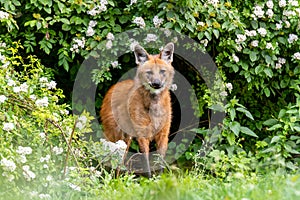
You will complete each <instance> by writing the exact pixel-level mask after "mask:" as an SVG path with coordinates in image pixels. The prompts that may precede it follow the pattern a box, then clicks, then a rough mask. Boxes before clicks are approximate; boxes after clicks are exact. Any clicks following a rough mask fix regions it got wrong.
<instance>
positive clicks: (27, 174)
mask: <svg viewBox="0 0 300 200" xmlns="http://www.w3.org/2000/svg"><path fill="white" fill-rule="evenodd" d="M22 169H23V175H24V177H25V179H26V180H27V181H31V180H32V179H34V178H35V173H33V172H32V171H31V170H30V167H29V166H28V165H24V166H23V167H22Z"/></svg>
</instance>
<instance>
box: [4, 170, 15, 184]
mask: <svg viewBox="0 0 300 200" xmlns="http://www.w3.org/2000/svg"><path fill="white" fill-rule="evenodd" d="M2 176H4V177H6V178H7V180H8V181H9V182H12V181H13V180H14V179H15V177H14V175H12V174H11V173H8V172H3V173H2Z"/></svg>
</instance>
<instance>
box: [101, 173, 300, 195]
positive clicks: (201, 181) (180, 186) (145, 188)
mask: <svg viewBox="0 0 300 200" xmlns="http://www.w3.org/2000/svg"><path fill="white" fill-rule="evenodd" d="M297 195H298V196H297ZM99 197H101V198H100V199H120V200H121V199H134V200H137V199H149V200H151V199H153V200H156V199H157V200H160V199H161V200H185V199H186V200H193V199H195V200H196V199H218V200H219V199H245V200H246V199H253V200H254V199H255V200H260V199H261V200H268V199H272V200H273V199H275V200H276V199H278V200H279V199H280V200H282V199H289V200H291V199H295V200H296V199H299V198H300V174H299V175H293V176H292V175H288V176H282V175H275V174H272V175H266V176H261V177H260V176H254V177H251V178H246V179H245V178H233V179H232V180H227V181H224V180H223V181H222V180H220V179H216V178H212V179H206V178H203V177H201V176H197V175H193V174H190V175H179V176H175V175H163V176H161V177H159V178H154V179H150V180H147V179H142V180H140V181H139V182H138V181H132V180H128V179H127V178H123V179H115V180H112V181H111V182H110V183H108V184H107V185H106V186H105V187H104V188H102V191H101V192H100V194H99Z"/></svg>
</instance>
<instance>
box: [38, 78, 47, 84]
mask: <svg viewBox="0 0 300 200" xmlns="http://www.w3.org/2000/svg"><path fill="white" fill-rule="evenodd" d="M39 80H40V82H41V83H47V82H48V78H47V77H41V78H40V79H39Z"/></svg>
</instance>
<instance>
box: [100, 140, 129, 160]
mask: <svg viewBox="0 0 300 200" xmlns="http://www.w3.org/2000/svg"><path fill="white" fill-rule="evenodd" d="M100 142H102V144H103V145H104V148H105V149H106V150H109V151H110V152H111V153H117V154H118V155H119V157H120V158H123V156H124V154H125V150H126V148H127V145H126V143H125V142H124V141H123V140H119V141H117V142H116V143H114V142H110V141H107V140H105V139H100Z"/></svg>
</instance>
